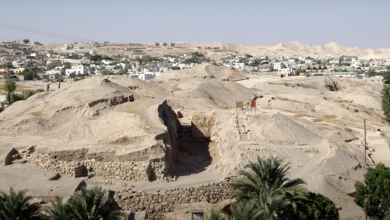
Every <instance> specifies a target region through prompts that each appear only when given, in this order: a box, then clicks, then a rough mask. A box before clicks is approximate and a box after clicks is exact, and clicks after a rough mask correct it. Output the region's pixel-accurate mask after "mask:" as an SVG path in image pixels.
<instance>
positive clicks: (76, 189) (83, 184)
mask: <svg viewBox="0 0 390 220" xmlns="http://www.w3.org/2000/svg"><path fill="white" fill-rule="evenodd" d="M83 187H87V184H86V183H85V182H84V180H81V181H80V182H79V183H78V184H77V186H76V187H75V189H74V190H73V191H74V192H76V191H80V190H81V188H83Z"/></svg>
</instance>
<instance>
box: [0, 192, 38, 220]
mask: <svg viewBox="0 0 390 220" xmlns="http://www.w3.org/2000/svg"><path fill="white" fill-rule="evenodd" d="M31 199H32V197H31V196H26V190H22V191H18V192H15V191H14V189H13V188H10V191H9V195H7V194H6V193H4V192H1V193H0V219H7V220H29V219H41V217H43V216H42V215H41V214H40V213H39V205H38V204H37V203H33V204H30V203H29V201H30V200H31Z"/></svg>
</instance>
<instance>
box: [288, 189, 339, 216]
mask: <svg viewBox="0 0 390 220" xmlns="http://www.w3.org/2000/svg"><path fill="white" fill-rule="evenodd" d="M292 219H301V220H337V219H339V211H338V210H337V208H336V205H335V204H334V202H333V201H332V200H330V199H328V198H327V197H325V196H323V195H321V194H316V193H312V192H310V193H309V194H308V195H307V198H306V199H301V200H299V201H298V202H297V208H296V209H294V213H293V214H292Z"/></svg>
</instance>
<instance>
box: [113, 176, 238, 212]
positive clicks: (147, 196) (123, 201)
mask: <svg viewBox="0 0 390 220" xmlns="http://www.w3.org/2000/svg"><path fill="white" fill-rule="evenodd" d="M233 180H234V178H233V177H228V178H225V179H224V180H223V181H221V182H216V183H209V184H203V185H200V186H196V187H186V188H174V189H168V190H158V191H156V192H152V193H146V192H135V191H132V189H124V190H120V191H117V192H115V194H114V199H115V201H116V202H117V203H118V205H119V206H120V207H121V208H123V209H125V210H131V211H132V212H139V211H144V210H146V212H147V216H148V217H149V218H152V219H153V217H155V216H157V215H161V214H164V213H167V212H172V211H173V208H174V205H175V204H182V203H196V202H208V203H217V202H219V201H222V200H225V199H229V198H230V188H229V183H230V182H231V181H233Z"/></svg>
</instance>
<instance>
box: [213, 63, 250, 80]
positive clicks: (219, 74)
mask: <svg viewBox="0 0 390 220" xmlns="http://www.w3.org/2000/svg"><path fill="white" fill-rule="evenodd" d="M205 70H206V72H207V73H209V74H210V75H212V76H214V77H215V78H216V79H219V80H226V81H235V80H242V79H247V78H249V76H250V75H249V74H246V73H243V72H242V71H238V70H232V69H226V68H224V67H221V66H216V65H207V66H206V67H205Z"/></svg>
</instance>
